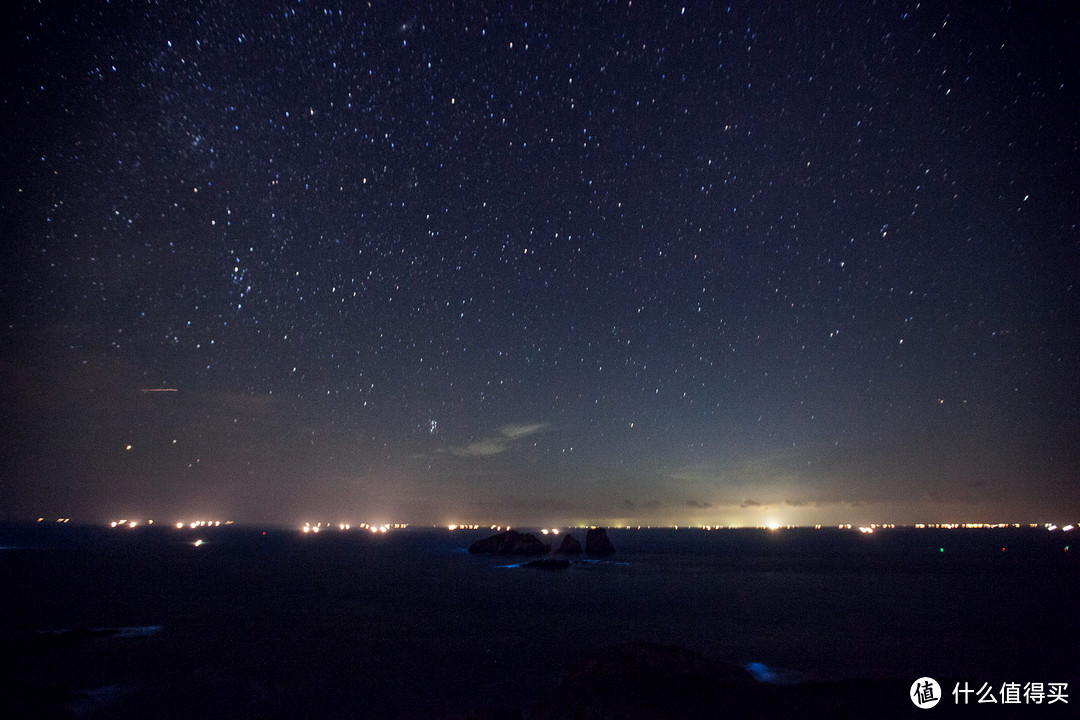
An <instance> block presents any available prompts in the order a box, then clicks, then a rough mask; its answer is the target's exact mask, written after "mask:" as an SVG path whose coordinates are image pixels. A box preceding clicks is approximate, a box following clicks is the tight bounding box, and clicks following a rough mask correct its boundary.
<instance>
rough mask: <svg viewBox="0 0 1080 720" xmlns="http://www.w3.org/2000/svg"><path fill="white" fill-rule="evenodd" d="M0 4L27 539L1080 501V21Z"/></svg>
mask: <svg viewBox="0 0 1080 720" xmlns="http://www.w3.org/2000/svg"><path fill="white" fill-rule="evenodd" d="M3 15H4V17H3V18H2V22H0V26H2V27H3V28H4V29H3V30H2V42H0V48H2V49H0V54H2V78H0V83H2V85H0V88H2V91H0V122H2V131H3V137H4V142H3V144H2V148H0V166H2V168H3V169H2V171H0V183H2V185H0V229H2V232H3V236H2V238H3V240H2V256H0V258H2V268H3V270H2V285H0V292H2V294H0V311H2V321H3V322H2V328H0V332H2V340H0V370H2V374H0V383H2V384H0V387H2V399H3V414H2V419H3V438H2V455H0V473H2V477H0V508H2V510H0V514H2V515H3V516H4V517H8V518H20V519H32V518H36V517H37V516H40V515H45V516H48V517H59V516H70V517H73V518H75V519H81V520H86V521H98V520H101V519H108V518H109V517H122V516H125V515H126V516H132V515H135V516H140V517H154V518H160V519H162V520H176V519H182V518H184V517H193V516H201V517H216V518H221V519H226V518H229V519H234V520H236V521H239V522H254V521H266V522H280V523H287V524H290V525H291V524H294V523H297V522H302V521H305V520H311V521H315V520H332V521H334V522H337V521H338V520H339V519H345V520H352V521H353V522H357V521H373V522H374V521H379V522H383V521H404V522H412V523H443V522H455V521H456V522H479V523H485V524H487V523H506V522H509V523H515V524H530V523H545V524H546V523H560V524H568V523H582V522H592V523H620V524H622V523H629V524H649V523H698V524H701V523H710V524H711V523H719V524H760V523H768V522H779V523H785V524H786V523H800V524H813V523H840V522H852V523H855V522H858V523H864V522H896V523H912V522H948V521H957V522H964V521H973V522H974V521H983V522H1039V521H1046V520H1054V521H1056V520H1057V519H1059V518H1067V519H1075V516H1076V515H1077V514H1078V513H1080V445H1078V438H1080V359H1078V358H1080V286H1078V283H1080V230H1078V223H1080V191H1078V188H1080V182H1078V179H1080V93H1078V88H1080V70H1078V68H1080V65H1078V63H1077V48H1078V47H1080V9H1078V7H1077V5H1076V4H1075V3H1013V4H1012V5H1011V6H1010V5H1009V4H1003V3H997V2H992V3H961V2H929V3H921V4H919V3H877V4H873V3H870V2H850V3H806V2H779V3H761V2H753V3H746V4H733V5H730V6H728V5H725V4H723V3H720V4H715V3H712V4H708V5H706V4H687V5H686V6H685V7H684V6H682V5H680V4H678V3H676V4H660V3H651V2H633V3H630V2H611V3H585V2H565V3H555V2H551V3H548V2H543V3H536V4H529V5H526V4H521V3H509V2H491V3H450V2H441V1H440V2H420V3H417V2H390V3H368V4H364V3H341V4H327V3H309V2H266V3H263V2H259V3H218V2H196V1H193V2H163V3H149V2H146V3H144V2H111V3H102V2H94V1H89V2H78V3H63V2H51V1H50V0H43V1H42V2H12V3H5V5H4V10H3Z"/></svg>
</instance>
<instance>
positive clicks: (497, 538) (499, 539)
mask: <svg viewBox="0 0 1080 720" xmlns="http://www.w3.org/2000/svg"><path fill="white" fill-rule="evenodd" d="M469 552H471V553H495V554H497V555H546V554H547V553H549V552H551V546H550V545H548V544H547V543H544V542H541V541H540V540H539V539H538V538H537V537H536V536H535V535H530V534H529V533H519V532H518V531H517V530H507V531H505V532H501V533H498V534H497V535H492V536H491V537H486V538H482V539H480V540H477V541H476V542H474V543H473V544H472V545H470V546H469Z"/></svg>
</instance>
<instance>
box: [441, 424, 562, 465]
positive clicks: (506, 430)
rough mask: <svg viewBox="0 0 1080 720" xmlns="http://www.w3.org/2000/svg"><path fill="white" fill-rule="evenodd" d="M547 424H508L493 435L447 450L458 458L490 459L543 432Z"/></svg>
mask: <svg viewBox="0 0 1080 720" xmlns="http://www.w3.org/2000/svg"><path fill="white" fill-rule="evenodd" d="M547 427H548V423H526V424H510V425H503V426H502V427H500V428H499V429H498V430H497V431H496V434H495V435H491V436H490V437H486V438H482V439H480V440H477V441H475V442H471V443H469V444H468V445H465V446H459V447H451V448H448V450H449V452H450V453H451V454H452V455H456V456H458V457H490V456H492V455H499V454H501V453H504V452H506V451H508V450H510V449H512V448H513V447H514V446H515V445H516V444H517V443H518V441H520V440H524V439H525V438H527V437H530V436H532V435H535V434H537V433H539V432H543V431H544V430H545V429H547Z"/></svg>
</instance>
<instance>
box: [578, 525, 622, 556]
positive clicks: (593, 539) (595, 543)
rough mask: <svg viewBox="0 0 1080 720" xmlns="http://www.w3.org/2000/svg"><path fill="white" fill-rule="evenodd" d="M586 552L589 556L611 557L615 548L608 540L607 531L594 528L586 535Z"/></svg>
mask: <svg viewBox="0 0 1080 720" xmlns="http://www.w3.org/2000/svg"><path fill="white" fill-rule="evenodd" d="M585 552H586V554H588V555H610V554H611V553H613V552H615V546H614V545H612V544H611V541H610V540H608V536H607V530H605V529H604V528H592V529H590V530H589V532H588V533H586V534H585Z"/></svg>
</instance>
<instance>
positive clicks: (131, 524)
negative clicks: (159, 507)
mask: <svg viewBox="0 0 1080 720" xmlns="http://www.w3.org/2000/svg"><path fill="white" fill-rule="evenodd" d="M146 524H147V525H153V524H154V521H153V520H147V521H146ZM138 526H139V521H138V520H128V519H127V518H121V519H120V520H113V521H112V522H110V523H109V527H126V528H137V527H138Z"/></svg>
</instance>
